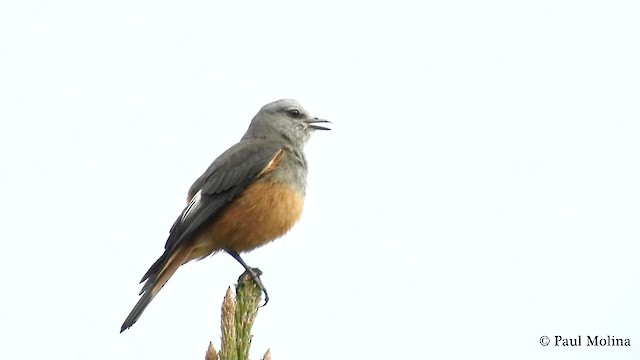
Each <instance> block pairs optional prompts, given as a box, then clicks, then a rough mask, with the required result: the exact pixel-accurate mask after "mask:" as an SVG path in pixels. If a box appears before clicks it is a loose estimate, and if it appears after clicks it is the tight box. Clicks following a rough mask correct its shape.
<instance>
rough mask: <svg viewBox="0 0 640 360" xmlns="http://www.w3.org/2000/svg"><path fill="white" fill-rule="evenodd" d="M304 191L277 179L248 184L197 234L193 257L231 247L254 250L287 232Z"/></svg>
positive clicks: (295, 219)
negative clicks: (301, 191)
mask: <svg viewBox="0 0 640 360" xmlns="http://www.w3.org/2000/svg"><path fill="white" fill-rule="evenodd" d="M303 205H304V195H303V194H301V193H300V191H299V190H298V189H296V187H295V186H291V185H290V184H287V183H285V182H279V181H274V179H268V178H267V179H265V178H263V179H260V180H258V181H256V182H254V183H253V184H251V185H249V186H248V187H247V188H246V189H245V190H244V191H243V192H242V193H241V194H240V195H239V196H238V197H237V198H236V199H234V200H233V201H232V202H231V204H229V205H228V206H227V208H226V209H225V210H224V211H223V213H222V214H221V215H220V216H219V217H218V218H217V219H216V220H215V221H214V222H213V223H212V224H211V225H209V226H208V227H206V228H205V229H204V230H203V231H202V232H201V233H200V234H199V236H198V238H197V239H196V242H195V244H194V245H195V246H194V248H193V250H192V256H191V258H192V259H195V258H202V257H205V256H207V255H209V254H211V253H212V252H215V251H218V250H222V249H231V250H235V251H237V252H246V251H251V250H253V249H255V248H257V247H259V246H262V245H264V244H267V243H269V242H271V241H272V240H274V239H276V238H278V237H280V236H282V235H284V234H285V233H287V232H288V231H289V230H290V229H291V227H293V225H294V224H295V223H296V222H297V221H298V219H300V215H301V214H302V208H303Z"/></svg>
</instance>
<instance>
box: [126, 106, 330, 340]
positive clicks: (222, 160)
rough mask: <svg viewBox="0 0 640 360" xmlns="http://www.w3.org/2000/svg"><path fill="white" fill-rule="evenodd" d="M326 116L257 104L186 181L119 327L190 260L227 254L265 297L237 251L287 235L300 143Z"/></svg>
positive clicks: (298, 194)
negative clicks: (231, 140) (244, 125)
mask: <svg viewBox="0 0 640 360" xmlns="http://www.w3.org/2000/svg"><path fill="white" fill-rule="evenodd" d="M327 123H331V122H330V121H328V120H325V119H321V118H317V117H313V116H311V115H310V114H309V112H307V111H306V110H305V109H304V108H303V107H302V106H301V105H300V103H299V102H298V101H296V100H292V99H280V100H277V101H274V102H271V103H268V104H266V105H264V106H263V107H262V108H261V109H260V110H259V111H258V113H257V114H256V115H255V116H254V117H253V119H252V120H251V123H250V124H249V127H248V129H247V130H246V132H245V134H244V135H243V136H242V138H241V139H240V141H239V142H238V143H236V144H235V145H233V146H231V147H230V148H229V149H227V150H226V151H224V152H223V153H222V154H221V155H220V156H218V157H217V158H216V159H215V160H214V161H213V162H212V163H211V165H209V167H208V168H207V169H206V171H205V172H204V173H203V174H202V175H201V176H200V177H199V178H198V179H197V180H196V181H195V182H194V183H193V185H192V186H191V187H190V189H189V191H188V193H187V204H186V206H185V208H184V209H183V210H182V212H181V213H180V215H179V216H178V217H177V219H176V220H175V222H174V223H173V225H172V226H171V228H170V230H169V236H168V238H167V240H166V243H165V246H164V252H163V253H162V255H161V256H160V257H159V258H158V259H157V260H156V261H155V262H154V263H153V265H151V267H150V268H149V270H148V271H147V272H146V273H145V274H144V276H143V277H142V280H140V283H144V285H143V286H142V290H141V291H140V293H139V294H138V295H139V296H140V298H139V300H138V302H137V303H136V305H135V306H134V307H133V309H132V310H131V312H130V313H129V315H128V316H127V318H126V319H125V321H124V322H123V324H122V327H121V328H120V332H123V331H124V330H126V329H128V328H130V327H131V326H132V325H133V324H134V323H135V322H136V321H137V320H138V319H139V318H140V315H142V313H143V312H144V310H145V309H146V308H147V306H148V305H149V303H150V302H151V301H152V300H153V299H154V298H155V296H156V295H157V294H158V292H159V291H160V290H161V289H162V287H163V286H164V285H165V284H166V283H167V281H168V280H169V279H170V278H171V276H172V275H173V274H174V273H175V272H176V270H177V269H178V268H179V267H180V266H181V265H183V264H186V263H187V262H189V261H192V260H201V259H203V258H205V257H208V256H209V255H212V254H215V253H218V252H226V253H228V254H229V255H231V256H232V257H233V258H234V259H235V260H236V261H238V262H239V263H240V264H241V265H242V266H243V267H244V268H245V270H246V272H247V273H248V274H249V276H250V277H251V279H252V280H253V281H254V282H255V283H256V285H257V286H258V288H259V289H260V290H261V291H262V292H263V293H264V295H265V296H264V297H265V298H264V304H263V306H264V305H266V303H267V302H268V301H269V295H268V293H267V290H266V288H265V287H264V285H263V284H262V281H261V280H260V278H259V277H258V274H257V271H259V270H258V269H254V268H251V267H250V266H248V265H247V263H246V262H245V261H244V260H243V259H242V257H241V256H240V253H246V252H249V251H252V250H254V249H256V248H258V247H260V246H263V245H265V244H267V243H269V242H271V241H273V240H275V239H277V238H279V237H281V236H283V235H284V234H286V233H287V232H288V231H289V230H290V229H291V228H292V227H293V226H294V225H295V224H296V222H297V221H298V220H299V218H300V216H301V214H302V209H303V205H304V197H305V193H306V177H307V160H306V157H305V154H304V151H303V150H304V146H305V144H306V143H307V141H308V140H309V138H310V137H311V135H312V134H313V133H314V132H315V131H317V130H330V129H329V128H327V127H325V126H323V125H326V124H327Z"/></svg>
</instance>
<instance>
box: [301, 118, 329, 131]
mask: <svg viewBox="0 0 640 360" xmlns="http://www.w3.org/2000/svg"><path fill="white" fill-rule="evenodd" d="M305 123H306V124H307V127H309V128H311V129H314V130H331V129H329V128H327V127H324V126H320V125H316V124H319V123H325V124H326V123H329V124H330V123H331V121H329V120H324V119H318V118H313V119H311V120H307V121H305Z"/></svg>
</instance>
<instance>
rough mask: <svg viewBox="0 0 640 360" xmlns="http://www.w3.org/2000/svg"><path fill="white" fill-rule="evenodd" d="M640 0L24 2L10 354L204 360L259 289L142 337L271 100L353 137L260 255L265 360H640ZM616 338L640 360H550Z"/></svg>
mask: <svg viewBox="0 0 640 360" xmlns="http://www.w3.org/2000/svg"><path fill="white" fill-rule="evenodd" d="M638 19H640V3H639V2H638V1H612V0H607V1H529V2H517V1H482V2H480V1H477V2H473V1H438V2H417V1H416V2H410V1H394V2H391V1H388V2H384V3H383V2H378V3H375V2H368V1H360V2H339V1H322V2H320V1H318V2H315V3H304V2H301V1H213V0H209V1H197V2H185V1H180V2H173V3H168V2H165V1H113V0H112V1H81V0H78V1H66V0H61V1H55V2H54V1H49V2H44V1H41V2H38V1H6V0H5V1H1V2H0V160H1V165H2V176H1V180H0V181H1V186H0V198H1V200H2V206H1V207H0V211H1V213H0V219H2V220H0V221H1V225H2V226H1V228H2V232H3V234H2V244H3V250H2V261H0V274H1V275H0V281H1V285H2V287H1V288H2V295H1V296H0V324H1V326H0V329H1V330H0V331H1V334H0V339H1V342H0V358H2V359H36V358H41V359H43V358H46V359H121V360H128V359H202V358H203V356H204V353H205V350H206V348H207V344H208V342H209V341H210V340H213V341H214V343H215V344H216V346H219V336H220V330H219V308H220V303H221V301H222V297H223V295H224V292H225V290H226V288H227V286H229V285H232V284H233V283H234V282H235V280H236V279H237V277H238V275H240V273H242V268H241V266H240V265H239V264H237V263H236V262H235V261H234V260H233V259H232V258H231V257H230V256H228V255H225V254H219V255H216V256H214V257H213V258H208V259H205V260H203V261H201V262H198V263H190V264H188V265H186V266H184V267H183V268H181V269H180V270H179V271H178V272H177V273H176V275H175V276H174V277H173V278H172V279H171V281H170V282H169V283H168V284H167V286H165V288H164V290H163V291H162V292H161V293H160V294H159V295H158V297H157V298H156V299H155V300H154V302H153V303H152V304H151V306H150V307H149V308H148V309H147V311H146V312H145V313H144V314H143V316H142V317H141V319H140V321H139V322H138V323H137V324H136V325H135V326H134V327H133V328H131V329H130V330H128V331H126V332H125V333H123V334H120V333H119V328H120V325H121V323H122V321H123V320H124V318H125V316H126V315H127V314H128V312H129V310H130V309H131V307H132V306H133V305H134V304H135V302H136V301H137V298H138V297H137V293H138V291H139V289H140V286H139V285H138V280H139V279H140V277H141V276H142V275H143V274H144V272H145V271H146V270H147V268H148V267H149V266H150V265H151V263H152V262H153V261H154V260H155V259H156V258H157V257H158V256H159V255H160V254H161V253H162V250H163V246H164V242H165V240H166V236H167V234H168V230H169V228H170V226H171V224H172V223H173V221H174V219H175V218H176V216H178V214H179V213H180V211H181V210H182V207H183V205H184V199H185V196H186V192H187V190H188V188H189V186H190V185H191V183H192V182H193V181H194V180H195V179H196V178H197V177H198V176H199V175H200V174H201V173H202V172H203V171H204V170H205V169H206V167H207V166H208V165H209V163H210V162H211V161H212V160H213V159H214V158H215V157H216V156H217V155H219V154H220V153H221V152H222V151H223V150H225V149H226V148H227V147H229V146H230V145H232V144H233V143H235V142H236V141H237V140H238V139H239V138H240V137H241V136H242V134H243V133H244V131H245V129H246V128H247V126H248V124H249V121H250V119H251V118H252V117H253V115H254V114H255V113H256V112H257V111H258V109H259V108H260V107H261V106H262V105H263V104H265V103H267V102H270V101H273V100H276V99H279V98H283V97H289V98H295V99H298V100H299V101H300V102H301V103H302V104H303V105H304V106H305V107H306V108H307V109H308V110H309V111H310V112H311V113H313V114H314V115H316V116H319V117H323V118H327V119H330V120H332V121H333V122H334V125H333V128H334V130H333V131H331V132H323V133H316V134H315V135H314V136H313V138H312V139H311V141H310V143H309V144H308V146H307V148H306V153H307V158H308V160H309V164H310V171H309V181H308V191H307V193H308V196H307V202H306V208H305V212H304V214H303V217H302V219H301V221H300V222H299V224H298V225H297V226H296V227H295V228H294V230H293V231H291V232H290V233H289V234H288V235H287V236H286V237H284V238H282V239H280V240H278V241H276V242H275V243H273V244H272V245H270V246H268V247H265V248H261V249H259V250H257V251H254V252H252V253H250V254H247V255H245V260H246V261H247V262H248V263H249V264H250V265H252V266H257V267H260V268H261V269H262V270H263V271H264V272H265V275H264V276H263V281H264V282H265V284H266V287H267V289H268V290H269V293H270V295H271V302H270V303H269V305H268V306H267V307H265V308H264V309H262V310H261V311H260V313H259V315H258V319H257V323H256V326H255V328H254V334H255V337H254V341H253V348H252V355H253V356H252V358H253V359H259V357H260V356H261V354H262V353H263V352H264V351H265V350H266V349H267V348H269V347H270V348H271V349H272V353H273V358H274V359H278V360H283V359H310V360H314V359H477V358H490V359H638V358H640V305H639V304H640V291H639V289H640V281H639V277H640V261H639V260H638V253H639V249H638V240H639V239H640V226H639V225H638V224H639V218H640V205H639V204H640V191H639V190H638V187H639V185H638V184H640V160H639V158H640V140H639V139H640V109H639V105H638V104H639V100H640V70H639V68H640V65H639V64H640V21H639V20H638ZM543 335H547V336H551V337H553V336H554V335H561V336H563V337H576V336H578V335H582V337H583V338H585V337H586V335H592V336H593V335H600V336H606V335H613V336H615V337H618V338H629V339H630V340H631V344H632V346H631V347H630V348H613V347H609V348H593V347H586V346H583V347H580V348H562V347H553V346H548V347H542V346H541V345H540V344H539V339H540V337H541V336H543Z"/></svg>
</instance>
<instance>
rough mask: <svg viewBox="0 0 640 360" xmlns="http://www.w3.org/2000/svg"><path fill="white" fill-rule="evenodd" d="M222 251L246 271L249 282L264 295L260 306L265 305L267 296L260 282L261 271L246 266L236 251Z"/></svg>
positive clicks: (267, 300)
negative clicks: (253, 283)
mask: <svg viewBox="0 0 640 360" xmlns="http://www.w3.org/2000/svg"><path fill="white" fill-rule="evenodd" d="M224 251H226V252H227V254H229V255H231V256H232V257H233V258H234V259H236V261H238V262H239V263H240V265H242V266H243V267H244V269H245V270H246V271H247V274H249V277H251V280H253V282H255V283H256V285H257V286H258V288H259V289H260V290H261V291H262V292H263V293H264V304H262V306H265V305H267V303H268V302H269V294H267V289H265V287H264V285H262V280H260V275H262V271H260V269H258V268H252V267H250V266H249V265H247V263H246V262H244V260H242V258H241V257H240V254H238V252H237V251H233V250H229V249H225V250H224Z"/></svg>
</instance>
